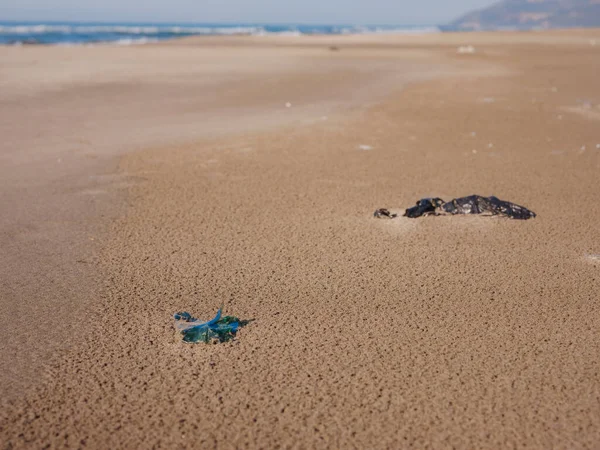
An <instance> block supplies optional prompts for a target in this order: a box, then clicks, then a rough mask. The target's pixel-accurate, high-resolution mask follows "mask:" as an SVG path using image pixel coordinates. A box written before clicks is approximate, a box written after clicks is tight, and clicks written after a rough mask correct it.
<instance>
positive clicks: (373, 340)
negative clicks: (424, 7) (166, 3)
mask: <svg viewBox="0 0 600 450" xmlns="http://www.w3.org/2000/svg"><path fill="white" fill-rule="evenodd" d="M596 43H597V45H596ZM468 46H472V48H473V51H471V50H468V51H462V52H459V51H458V49H459V48H460V47H463V49H464V48H467V47H468ZM599 56H600V31H599V30H586V31H582V30H566V31H553V32H531V33H516V32H515V33H478V34H460V33H456V34H428V35H391V36H388V35H363V36H300V37H293V36H253V37H251V36H235V37H233V36H232V37H207V38H190V39H183V40H177V41H170V42H168V43H164V44H155V45H144V46H129V47H118V46H97V47H43V46H31V47H25V46H24V47H0V61H2V62H1V63H0V87H1V89H0V132H1V133H2V136H3V139H2V142H1V143H0V188H1V189H2V195H1V196H0V210H1V211H2V212H3V213H2V215H1V216H0V247H1V248H2V257H1V258H0V280H1V281H2V282H1V283H0V333H1V335H0V342H2V344H0V398H1V400H0V401H1V402H2V403H1V408H0V411H1V412H0V442H2V447H3V448H6V449H9V448H10V449H13V448H198V447H201V446H207V447H209V448H416V449H422V448H435V449H437V448H457V449H459V448H460V449H462V448H465V449H466V448H481V449H483V448H490V449H495V448H536V449H537V448H539V449H547V448H569V449H584V448H589V449H593V448H597V446H598V442H600V360H599V358H598V355H600V339H599V337H600V336H599V334H598V329H599V326H600V306H599V304H598V298H599V294H600V274H599V272H598V271H599V270H600V231H599V228H598V224H599V223H600V204H599V203H598V202H597V201H596V200H597V199H596V197H597V196H598V194H599V191H600V185H599V182H598V176H599V174H600V82H599V81H598V78H597V75H596V74H597V73H600V57H599ZM469 194H481V195H486V196H487V195H496V196H498V197H500V198H502V199H506V200H510V201H513V202H516V203H519V204H522V205H525V206H527V207H528V208H531V209H532V210H533V211H535V212H536V213H537V214H538V217H537V218H535V219H534V220H529V221H512V220H507V219H502V218H490V217H477V216H456V217H425V218H421V219H408V218H403V217H400V218H397V219H395V220H377V219H375V218H373V211H374V210H375V209H376V208H381V207H385V208H389V209H391V210H392V211H393V212H397V213H400V214H401V213H402V212H403V210H404V208H407V207H409V206H412V205H413V204H414V203H415V202H416V200H418V199H419V198H422V197H429V196H436V197H442V198H444V199H446V200H448V199H451V198H452V197H457V196H464V195H469ZM221 305H224V306H225V312H226V313H228V314H233V315H236V316H239V317H241V318H242V319H254V320H253V322H251V323H250V324H249V325H248V326H247V327H245V328H243V329H242V330H241V331H240V332H239V333H238V336H237V338H236V340H235V341H233V342H231V343H226V344H219V345H205V344H196V345H189V344H185V343H183V342H182V341H181V337H180V336H178V335H177V333H176V332H175V330H174V327H173V319H172V316H173V313H174V312H176V311H189V312H191V313H192V314H194V315H196V316H197V317H201V318H206V319H209V318H211V317H212V316H213V315H214V313H215V312H216V310H217V309H218V308H219V306H221Z"/></svg>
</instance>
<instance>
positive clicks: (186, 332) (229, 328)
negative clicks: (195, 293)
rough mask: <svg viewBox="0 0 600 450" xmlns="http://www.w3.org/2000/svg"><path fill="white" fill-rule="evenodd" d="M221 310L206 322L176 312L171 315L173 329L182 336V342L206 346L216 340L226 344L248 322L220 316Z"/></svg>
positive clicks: (184, 313)
mask: <svg viewBox="0 0 600 450" xmlns="http://www.w3.org/2000/svg"><path fill="white" fill-rule="evenodd" d="M221 310H222V308H219V311H217V315H216V316H215V317H214V318H213V319H211V320H209V321H208V322H202V321H201V320H199V319H196V318H195V317H193V316H192V315H191V314H190V313H188V312H178V313H175V314H174V315H173V318H174V319H175V328H176V329H177V330H179V332H180V333H181V334H182V335H183V340H184V342H190V343H195V342H204V343H206V344H208V343H210V342H212V341H214V340H217V341H219V342H227V341H230V340H232V339H233V338H234V337H235V335H236V333H237V332H238V330H239V329H240V328H241V327H244V326H246V325H247V324H248V323H249V322H250V321H249V320H240V319H238V318H237V317H233V316H225V317H223V316H222V311H221Z"/></svg>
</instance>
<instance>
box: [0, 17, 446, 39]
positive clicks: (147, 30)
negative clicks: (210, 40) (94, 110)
mask: <svg viewBox="0 0 600 450" xmlns="http://www.w3.org/2000/svg"><path fill="white" fill-rule="evenodd" d="M437 31H439V29H438V28H437V27H435V26H427V25H426V26H414V25H412V26H405V25H299V24H280V25H274V24H270V25H266V24H242V23H239V24H218V23H201V24H175V23H168V24H167V23H161V24H153V23H91V22H3V21H0V44H4V45H7V44H8V45H23V44H62V45H78V44H79V45H82V44H88V45H90V44H98V43H112V44H121V45H129V44H144V43H150V42H158V41H162V40H167V39H174V38H179V37H186V36H209V35H269V34H282V35H303V34H358V33H433V32H437Z"/></svg>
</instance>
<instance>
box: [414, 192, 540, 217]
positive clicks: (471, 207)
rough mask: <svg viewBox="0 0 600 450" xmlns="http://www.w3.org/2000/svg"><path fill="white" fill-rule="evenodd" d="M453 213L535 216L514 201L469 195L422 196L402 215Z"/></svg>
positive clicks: (417, 215) (418, 215)
mask: <svg viewBox="0 0 600 450" xmlns="http://www.w3.org/2000/svg"><path fill="white" fill-rule="evenodd" d="M455 214H482V215H488V216H503V217H508V218H509V219H516V220H527V219H532V218H534V217H536V214H535V213H534V212H533V211H530V210H529V209H527V208H525V207H524V206H519V205H517V204H515V203H511V202H507V201H504V200H500V199H499V198H497V197H494V196H491V197H482V196H480V195H469V196H468V197H460V198H455V199H453V200H451V201H449V202H445V201H444V200H442V199H441V198H437V197H436V198H423V199H421V200H419V201H418V202H417V204H416V205H415V206H413V207H412V208H408V209H407V210H406V211H405V213H404V216H405V217H410V218H411V219H415V218H417V217H421V216H442V215H455Z"/></svg>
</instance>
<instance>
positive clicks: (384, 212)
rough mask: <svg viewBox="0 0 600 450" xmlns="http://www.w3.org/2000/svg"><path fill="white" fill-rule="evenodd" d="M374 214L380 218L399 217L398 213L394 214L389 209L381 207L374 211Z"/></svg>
mask: <svg viewBox="0 0 600 450" xmlns="http://www.w3.org/2000/svg"><path fill="white" fill-rule="evenodd" d="M373 216H374V217H377V218H378V219H394V218H396V217H398V214H392V213H391V212H390V211H389V209H385V208H380V209H378V210H377V211H375V212H374V213H373Z"/></svg>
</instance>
